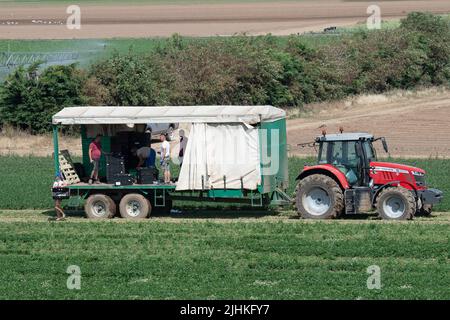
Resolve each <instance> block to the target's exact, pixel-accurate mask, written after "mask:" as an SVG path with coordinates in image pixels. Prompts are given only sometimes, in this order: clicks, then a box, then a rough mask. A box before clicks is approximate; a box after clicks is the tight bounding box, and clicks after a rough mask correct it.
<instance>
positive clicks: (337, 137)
mask: <svg viewBox="0 0 450 320" xmlns="http://www.w3.org/2000/svg"><path fill="white" fill-rule="evenodd" d="M360 139H373V135H371V134H369V133H365V132H348V133H347V132H346V133H335V134H327V135H325V136H318V137H317V139H316V140H317V141H357V140H360Z"/></svg>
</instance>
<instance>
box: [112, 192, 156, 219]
mask: <svg viewBox="0 0 450 320" xmlns="http://www.w3.org/2000/svg"><path fill="white" fill-rule="evenodd" d="M151 211H152V206H151V204H150V201H148V200H147V199H146V198H145V197H144V196H143V195H141V194H138V193H129V194H127V195H125V196H124V197H123V198H122V200H120V203H119V212H120V215H121V217H122V218H127V219H143V218H147V217H148V216H149V215H150V213H151Z"/></svg>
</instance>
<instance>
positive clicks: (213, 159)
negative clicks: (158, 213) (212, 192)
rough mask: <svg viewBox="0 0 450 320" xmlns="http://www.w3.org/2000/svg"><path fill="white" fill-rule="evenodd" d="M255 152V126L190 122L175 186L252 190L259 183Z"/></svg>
mask: <svg viewBox="0 0 450 320" xmlns="http://www.w3.org/2000/svg"><path fill="white" fill-rule="evenodd" d="M259 154H260V153H259V138H258V129H256V128H253V127H251V126H248V125H245V124H243V123H234V124H212V123H193V124H192V127H191V131H190V134H189V141H188V145H187V147H186V152H185V154H184V159H183V166H182V168H181V172H180V175H179V178H178V183H177V187H176V190H201V189H202V188H204V189H211V188H214V189H224V188H226V189H241V188H242V187H243V188H244V189H249V190H255V189H256V188H257V186H258V184H260V183H261V172H260V157H259ZM202 177H203V183H202ZM241 180H242V182H241Z"/></svg>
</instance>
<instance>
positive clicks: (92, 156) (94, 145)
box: [89, 134, 102, 184]
mask: <svg viewBox="0 0 450 320" xmlns="http://www.w3.org/2000/svg"><path fill="white" fill-rule="evenodd" d="M101 141H102V135H100V134H98V135H97V136H96V137H95V139H94V141H92V142H91V144H90V145H89V160H90V161H91V163H92V164H93V166H94V167H93V169H92V172H91V176H90V179H89V184H92V182H95V183H100V181H99V180H98V170H99V167H100V157H101V156H102V144H101Z"/></svg>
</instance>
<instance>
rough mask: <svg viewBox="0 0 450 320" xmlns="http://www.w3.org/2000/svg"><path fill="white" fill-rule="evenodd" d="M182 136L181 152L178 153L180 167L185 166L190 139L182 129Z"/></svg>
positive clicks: (180, 132) (180, 133)
mask: <svg viewBox="0 0 450 320" xmlns="http://www.w3.org/2000/svg"><path fill="white" fill-rule="evenodd" d="M178 134H179V135H180V151H179V152H178V160H179V161H180V167H181V166H182V165H183V158H184V153H185V151H186V146H187V143H188V138H187V137H186V136H185V133H184V130H183V129H181V130H180V131H179V133H178Z"/></svg>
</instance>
